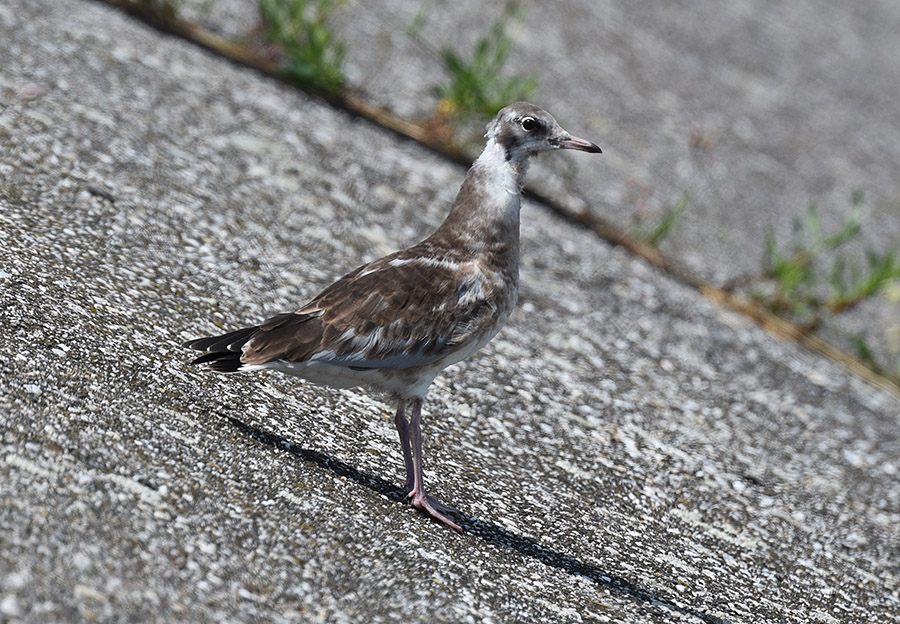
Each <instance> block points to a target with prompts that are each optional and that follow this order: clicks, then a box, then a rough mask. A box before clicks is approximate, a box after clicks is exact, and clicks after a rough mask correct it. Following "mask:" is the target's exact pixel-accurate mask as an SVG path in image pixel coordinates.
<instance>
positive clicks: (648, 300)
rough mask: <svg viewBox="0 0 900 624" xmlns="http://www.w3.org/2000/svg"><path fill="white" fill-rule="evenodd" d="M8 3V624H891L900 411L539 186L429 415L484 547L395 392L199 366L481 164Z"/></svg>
mask: <svg viewBox="0 0 900 624" xmlns="http://www.w3.org/2000/svg"><path fill="white" fill-rule="evenodd" d="M0 21H2V26H3V30H4V33H5V36H4V37H3V38H0V61H2V63H0V147H2V153H0V327H3V332H4V340H3V341H2V342H0V621H4V622H39V621H40V622H42V621H64V622H68V621H72V622H74V621H100V622H160V621H180V622H207V621H217V622H219V621H246V622H251V621H252V622H297V621H301V622H302V621H326V622H398V621H409V622H498V623H499V622H634V623H638V622H673V621H684V622H703V621H705V622H719V621H727V622H735V623H737V622H747V623H757V622H783V621H788V622H811V623H825V624H837V623H838V622H841V623H843V622H871V621H882V622H891V621H900V563H898V561H900V547H898V544H900V486H898V481H900V459H898V458H900V431H898V430H900V426H898V425H900V403H898V402H897V400H896V399H894V398H892V397H890V396H889V395H887V394H885V393H883V392H881V391H879V390H877V389H875V388H873V387H871V386H868V385H866V384H865V383H863V382H861V381H860V380H858V379H856V378H853V377H851V376H848V374H847V373H846V372H845V371H844V369H842V368H841V367H839V366H836V365H834V364H832V363H830V362H828V361H825V360H823V359H821V358H819V357H817V356H815V355H812V354H810V353H807V352H804V351H802V350H799V349H798V348H797V347H796V346H795V345H793V344H786V343H782V342H779V341H777V340H775V339H773V338H772V337H770V336H768V335H766V334H765V333H763V332H761V331H760V330H758V329H757V328H756V327H754V326H752V325H751V324H749V323H748V322H747V321H746V320H745V319H743V318H741V317H739V316H736V315H734V314H731V313H729V312H726V311H723V310H720V309H717V308H715V307H714V306H713V305H712V304H711V303H710V302H709V301H707V300H705V299H703V298H702V297H700V296H699V295H698V294H697V293H695V292H694V291H692V290H690V289H688V288H685V287H684V286H682V285H680V284H678V283H676V282H673V281H672V280H670V279H668V278H667V277H666V276H665V275H662V274H660V273H658V272H656V271H654V270H652V269H651V268H649V267H648V266H647V265H646V264H644V263H643V262H641V261H640V260H636V259H634V258H632V257H630V256H629V255H628V254H626V253H624V252H623V251H621V250H619V249H613V248H610V247H609V246H607V245H605V244H604V243H602V242H600V241H598V240H597V239H596V238H595V237H594V236H592V235H590V234H589V233H587V232H585V231H583V230H580V229H578V228H575V227H573V226H571V225H569V224H567V223H564V222H562V221H560V220H559V219H557V218H555V217H553V216H552V215H550V214H549V213H548V212H547V211H546V210H545V209H543V208H542V207H541V206H540V205H538V204H536V203H534V202H526V206H525V210H524V213H523V216H524V221H523V225H522V234H523V267H522V292H521V299H520V307H519V308H518V310H517V311H516V313H515V314H514V316H513V318H512V321H511V323H510V325H509V326H508V327H507V328H506V329H505V330H504V331H503V332H502V333H501V334H500V336H499V337H498V338H497V339H496V340H495V341H494V342H493V343H491V344H490V345H489V346H488V347H487V348H486V349H485V350H484V351H483V352H482V353H481V354H479V355H477V356H476V357H474V358H472V359H471V360H470V361H467V362H465V363H463V364H461V365H459V366H457V367H455V368H454V369H452V370H450V371H448V373H447V374H446V375H445V376H444V377H442V378H440V379H439V380H438V382H437V383H436V384H435V386H434V387H433V390H432V393H431V396H430V398H429V401H428V402H427V403H426V416H425V435H426V442H425V443H426V475H427V479H428V481H429V483H430V484H431V487H432V489H433V490H434V492H435V493H436V494H438V495H439V496H440V497H441V498H442V499H444V500H446V501H447V502H449V503H452V504H454V505H456V506H458V507H459V508H460V509H461V510H463V511H464V512H465V513H466V514H469V515H470V518H469V519H468V520H467V521H466V522H465V524H466V528H467V529H468V531H467V533H466V534H463V535H456V534H454V533H452V532H450V531H448V530H447V529H445V528H443V527H441V526H440V525H438V524H436V523H433V522H431V521H429V520H428V519H426V518H424V517H423V516H421V515H420V514H419V513H418V512H416V511H415V510H413V509H412V508H411V507H409V506H408V505H407V504H405V503H403V502H402V500H401V499H402V493H401V492H400V486H401V484H402V478H403V469H402V461H401V458H400V456H399V445H398V443H397V441H396V440H395V433H394V431H393V428H392V424H391V411H390V410H391V406H390V405H388V404H387V401H386V399H385V398H384V397H379V396H373V395H369V394H367V393H366V392H364V391H362V390H359V391H335V390H329V389H323V388H318V387H314V386H311V385H307V384H304V383H302V382H299V381H296V380H290V379H285V378H283V377H279V376H275V375H270V376H265V375H262V376H256V377H251V376H244V377H228V378H224V377H216V376H211V375H206V374H203V373H201V372H199V371H196V370H193V369H191V368H190V367H189V366H187V364H186V362H187V361H188V360H189V359H190V357H191V355H190V353H187V352H185V351H184V350H182V349H180V348H179V347H178V344H179V342H180V341H181V340H183V339H187V338H191V337H194V336H197V335H200V334H202V333H205V332H211V331H215V330H217V329H218V328H225V327H232V326H237V325H238V324H240V323H246V322H253V321H256V320H259V319H261V318H263V317H265V316H266V315H267V314H270V313H273V312H277V311H282V310H288V309H291V308H292V307H294V306H296V305H297V304H298V303H301V302H302V301H303V300H304V299H305V298H307V297H309V296H312V295H314V294H315V293H316V292H317V290H318V289H320V288H321V287H323V286H325V285H327V284H328V283H329V282H330V281H331V280H332V279H334V278H335V277H337V276H339V275H340V274H341V273H343V272H345V271H347V270H350V269H352V268H353V267H355V266H356V265H357V264H359V263H360V262H363V261H366V260H370V259H373V258H375V257H377V256H379V255H381V254H383V253H385V252H387V251H390V250H392V249H396V248H398V247H400V246H403V245H406V244H409V243H411V242H414V241H415V240H417V239H418V238H420V237H422V236H424V235H425V234H427V233H428V232H429V231H430V230H431V229H432V228H433V227H435V226H436V225H437V224H438V223H439V222H440V221H441V219H442V217H443V215H444V212H445V210H446V208H447V207H448V205H449V202H450V201H452V198H453V196H454V194H455V192H456V189H457V188H458V185H459V183H460V181H461V179H462V176H463V174H464V172H463V170H461V169H460V168H459V167H457V166H454V165H451V164H448V163H446V162H444V161H442V160H441V159H439V158H438V157H436V156H434V155H433V154H431V153H429V152H427V151H425V150H422V149H420V148H418V147H416V146H414V145H412V144H409V143H407V142H403V141H399V140H398V139H397V138H396V137H395V136H393V135H391V134H389V133H385V132H383V131H380V130H379V129H377V128H374V127H372V126H371V125H369V124H368V123H366V122H363V121H361V120H356V119H352V118H350V117H348V116H347V115H345V114H343V113H341V112H337V111H334V110H332V109H330V108H328V107H327V106H325V105H323V104H322V103H320V102H318V101H316V100H314V99H310V98H308V97H307V96H305V95H303V94H301V93H297V92H296V91H293V90H291V89H289V88H286V87H284V86H282V85H279V84H278V83H276V82H274V81H272V80H269V79H266V78H264V77H262V76H260V75H258V74H256V73H254V72H252V71H247V70H243V69H240V68H236V67H234V66H233V65H231V64H229V63H227V62H224V61H222V60H221V59H217V58H215V57H214V56H212V55H210V54H208V53H205V52H203V51H201V50H198V49H197V48H195V47H193V46H191V45H189V44H186V43H184V42H181V41H178V40H174V39H172V38H169V37H165V36H162V35H160V34H159V33H157V32H154V31H153V30H151V29H148V28H146V27H145V26H142V25H140V24H136V23H134V22H132V21H130V20H128V19H126V18H124V17H122V16H121V15H120V14H118V13H116V12H114V11H111V10H109V9H108V8H106V7H104V6H102V5H100V4H97V3H92V2H81V1H78V0H59V1H54V2H49V1H48V2H27V1H25V0H11V1H10V2H6V3H4V5H3V7H2V8H0ZM9 59H15V62H12V63H11V62H8V61H9ZM34 85H43V87H41V88H37V89H36V88H35V87H34ZM42 90H45V91H46V92H43V93H42V94H41V91H42ZM36 94H37V95H38V96H37V97H35V95H36ZM568 126H569V129H570V130H572V131H573V132H576V133H580V134H584V135H586V136H589V137H590V138H594V137H593V136H591V134H590V132H588V131H583V130H584V128H579V127H578V126H577V124H576V125H573V124H572V123H571V122H570V123H568ZM598 140H599V139H598ZM551 157H552V156H551ZM595 166H596V167H597V171H604V167H606V166H607V164H606V162H605V161H602V160H598V161H597V162H596V165H595ZM603 175H609V172H606V173H604V174H603Z"/></svg>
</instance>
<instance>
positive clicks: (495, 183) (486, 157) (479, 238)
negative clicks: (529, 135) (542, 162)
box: [435, 139, 528, 263]
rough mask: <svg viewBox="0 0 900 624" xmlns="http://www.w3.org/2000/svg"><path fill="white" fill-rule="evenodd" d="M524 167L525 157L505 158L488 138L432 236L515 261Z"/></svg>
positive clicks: (455, 244) (525, 166) (462, 247)
mask: <svg viewBox="0 0 900 624" xmlns="http://www.w3.org/2000/svg"><path fill="white" fill-rule="evenodd" d="M527 170H528V158H527V156H524V157H518V158H509V159H508V158H507V154H506V150H505V149H504V148H503V147H502V146H500V145H499V144H497V143H496V142H495V141H494V140H493V139H491V140H489V141H488V143H487V146H486V147H485V148H484V151H483V152H482V153H481V156H479V157H478V159H477V160H476V161H475V162H474V163H473V164H472V167H471V168H470V169H469V172H468V173H467V174H466V179H465V181H464V182H463V185H462V188H461V189H460V190H459V194H458V195H457V196H456V201H454V202H453V207H452V208H450V214H449V215H448V216H447V219H446V220H445V221H444V223H443V224H442V225H441V227H440V228H439V229H438V231H437V232H435V236H437V237H439V238H442V239H443V238H445V239H446V240H447V241H448V242H449V243H450V244H452V245H453V246H454V247H456V248H461V249H465V250H467V251H468V252H469V253H471V254H479V253H489V254H494V255H497V254H499V255H500V256H504V257H503V258H502V260H503V261H511V262H515V263H518V254H519V206H520V194H521V192H522V185H523V184H524V182H525V173H526V172H527ZM497 260H498V261H500V260H501V258H499V257H498V258H497Z"/></svg>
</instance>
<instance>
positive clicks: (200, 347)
mask: <svg viewBox="0 0 900 624" xmlns="http://www.w3.org/2000/svg"><path fill="white" fill-rule="evenodd" d="M257 331H259V327H258V326H256V327H244V328H243V329H238V330H237V331H233V332H229V333H227V334H222V335H221V336H207V337H205V338H196V339H194V340H188V341H187V342H185V343H183V344H182V345H181V346H183V347H186V348H188V349H196V350H197V351H206V353H204V354H203V355H201V356H200V357H198V358H197V359H195V360H194V361H193V362H191V364H206V366H207V367H208V368H209V370H211V371H215V372H217V373H236V372H238V371H239V370H241V367H242V366H244V363H243V362H241V355H242V353H243V350H242V348H243V346H244V345H245V344H246V343H247V341H248V340H250V339H251V338H252V337H253V335H254V334H256V332H257Z"/></svg>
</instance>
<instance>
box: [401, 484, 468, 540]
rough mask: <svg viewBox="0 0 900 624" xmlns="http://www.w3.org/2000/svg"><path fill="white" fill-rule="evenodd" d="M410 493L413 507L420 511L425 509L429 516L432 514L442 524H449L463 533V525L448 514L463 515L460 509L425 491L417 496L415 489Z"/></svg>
mask: <svg viewBox="0 0 900 624" xmlns="http://www.w3.org/2000/svg"><path fill="white" fill-rule="evenodd" d="M409 495H410V497H412V506H413V507H415V508H416V509H418V510H419V511H424V512H425V513H427V514H428V515H429V516H431V517H432V518H434V519H435V520H437V521H438V522H441V523H442V524H445V525H447V526H448V527H450V528H451V529H453V530H454V531H457V532H458V533H462V527H461V526H459V525H458V524H456V523H455V522H453V520H451V519H450V518H449V517H448V516H447V514H453V515H460V516H461V515H462V512H460V511H459V510H458V509H454V508H453V507H450V506H449V505H445V504H444V503H442V502H441V501H439V500H438V499H436V498H435V497H434V496H432V495H430V494H424V493H423V494H421V495H419V496H417V495H416V493H415V492H414V491H413V492H410V493H409Z"/></svg>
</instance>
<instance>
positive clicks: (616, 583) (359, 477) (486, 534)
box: [226, 416, 728, 624]
mask: <svg viewBox="0 0 900 624" xmlns="http://www.w3.org/2000/svg"><path fill="white" fill-rule="evenodd" d="M226 418H227V419H228V421H229V422H230V423H231V425H232V426H233V427H234V428H235V429H237V430H238V431H240V432H241V433H243V434H246V435H248V436H250V437H251V438H253V439H254V440H257V441H259V442H261V443H263V444H265V445H267V446H270V447H272V448H274V449H278V450H281V451H286V452H288V453H290V454H292V455H294V456H296V457H299V458H300V459H302V460H303V461H307V462H310V463H312V464H315V465H317V466H320V467H322V468H326V469H328V470H330V471H332V472H333V473H334V474H336V475H338V476H341V477H347V478H348V479H351V480H352V481H355V482H356V483H359V484H360V485H363V486H365V487H367V488H369V489H371V490H374V491H375V492H378V493H379V494H381V495H382V496H386V497H387V498H389V499H390V500H392V501H395V502H398V503H401V502H402V503H408V500H409V499H408V498H407V495H406V492H405V491H404V490H403V488H400V487H397V486H396V485H394V484H392V483H390V482H388V481H386V480H385V479H382V478H380V477H376V476H375V475H371V474H369V473H367V472H363V471H362V470H358V469H356V468H354V467H353V466H350V465H348V464H346V463H344V462H342V461H340V460H338V459H334V458H333V457H329V456H328V455H325V454H324V453H320V452H319V451H314V450H312V449H306V448H299V447H297V446H296V445H294V444H292V443H291V442H290V440H288V439H287V438H283V437H281V436H279V435H276V434H274V433H270V432H268V431H264V430H262V429H259V428H258V427H254V426H253V425H249V424H247V423H245V422H243V421H241V420H239V419H237V418H234V417H231V416H226ZM454 520H456V521H457V523H458V524H459V525H460V526H462V527H463V529H464V531H465V532H466V533H467V534H469V535H472V536H475V537H478V538H479V539H481V540H484V541H485V542H487V543H489V544H492V545H494V546H499V547H501V548H506V549H508V550H512V551H515V552H516V553H518V554H520V555H523V556H525V557H531V558H532V559H535V560H537V561H539V562H541V563H543V564H544V565H548V566H551V567H553V568H556V569H558V570H562V571H563V572H566V573H568V574H571V575H572V576H577V577H581V578H584V579H588V580H590V581H592V582H593V583H596V584H597V585H601V586H603V587H606V588H608V589H610V590H612V591H614V592H616V593H618V594H620V595H622V596H625V597H628V598H630V599H632V600H634V601H635V602H642V603H647V604H650V605H652V606H655V607H659V608H662V609H667V610H669V611H671V612H674V613H678V614H680V615H687V616H693V617H695V618H697V619H699V620H701V621H703V622H708V623H709V624H728V621H727V620H723V619H722V618H719V617H716V616H713V615H709V614H707V613H703V612H702V611H698V610H696V609H692V608H691V607H688V606H683V605H679V604H677V603H675V602H673V601H672V600H670V599H667V598H664V597H661V596H658V595H656V594H654V593H653V592H651V591H650V590H648V589H644V588H643V587H641V586H639V585H637V584H635V583H633V582H631V581H629V580H628V579H625V578H623V577H621V576H617V575H615V574H612V573H610V572H608V571H606V570H603V569H602V568H599V567H597V566H594V565H591V564H588V563H585V562H583V561H581V560H579V559H577V558H575V557H573V556H571V555H567V554H565V553H562V552H559V551H556V550H553V549H552V548H547V547H546V546H542V545H541V544H538V543H537V542H535V541H534V540H532V539H531V538H528V537H524V536H522V535H517V534H515V533H513V532H511V531H508V530H506V529H504V528H502V527H499V526H497V525H496V524H493V523H492V522H487V521H485V520H481V519H479V518H473V517H471V516H467V515H465V514H462V513H459V514H455V517H454Z"/></svg>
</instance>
